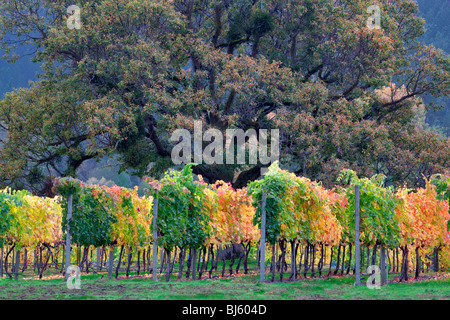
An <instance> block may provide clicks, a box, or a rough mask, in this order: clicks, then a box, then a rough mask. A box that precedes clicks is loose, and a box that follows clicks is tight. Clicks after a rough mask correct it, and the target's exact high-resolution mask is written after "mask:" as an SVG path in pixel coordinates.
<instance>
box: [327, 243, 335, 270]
mask: <svg viewBox="0 0 450 320" xmlns="http://www.w3.org/2000/svg"><path fill="white" fill-rule="evenodd" d="M333 251H334V246H331V252H330V268H329V269H328V274H327V277H329V276H330V275H331V267H332V266H333Z"/></svg>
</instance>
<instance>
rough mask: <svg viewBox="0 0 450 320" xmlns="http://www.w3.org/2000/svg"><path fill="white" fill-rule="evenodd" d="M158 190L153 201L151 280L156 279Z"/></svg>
mask: <svg viewBox="0 0 450 320" xmlns="http://www.w3.org/2000/svg"><path fill="white" fill-rule="evenodd" d="M157 221H158V190H156V197H155V201H154V202H153V261H152V263H153V270H152V272H153V280H154V281H158V227H157V223H156V222H157Z"/></svg>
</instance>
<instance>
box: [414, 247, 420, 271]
mask: <svg viewBox="0 0 450 320" xmlns="http://www.w3.org/2000/svg"><path fill="white" fill-rule="evenodd" d="M419 275H420V255H419V247H416V275H415V277H414V279H419Z"/></svg>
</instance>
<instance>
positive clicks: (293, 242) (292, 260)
mask: <svg viewBox="0 0 450 320" xmlns="http://www.w3.org/2000/svg"><path fill="white" fill-rule="evenodd" d="M295 251H296V250H295V241H294V240H292V241H291V275H290V276H289V280H291V281H292V279H295V277H296V271H297V266H296V265H295V262H296V260H295V259H296V256H295V254H296V252H295Z"/></svg>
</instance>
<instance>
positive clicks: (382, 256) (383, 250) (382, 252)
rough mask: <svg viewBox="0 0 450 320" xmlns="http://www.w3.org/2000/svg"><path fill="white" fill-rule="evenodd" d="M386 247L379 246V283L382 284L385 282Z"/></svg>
mask: <svg viewBox="0 0 450 320" xmlns="http://www.w3.org/2000/svg"><path fill="white" fill-rule="evenodd" d="M385 260H386V248H385V247H384V246H382V247H381V248H380V269H381V285H382V286H384V285H385V284H386V280H387V277H386V261H385Z"/></svg>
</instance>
